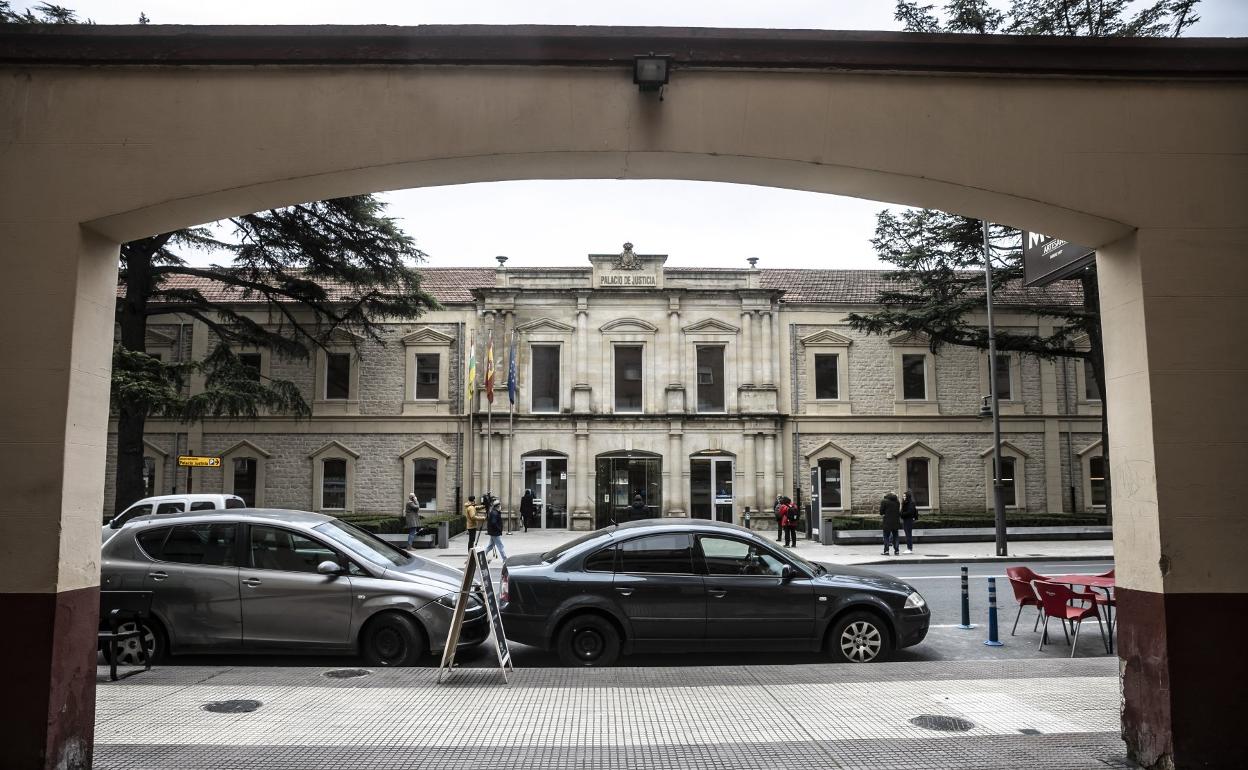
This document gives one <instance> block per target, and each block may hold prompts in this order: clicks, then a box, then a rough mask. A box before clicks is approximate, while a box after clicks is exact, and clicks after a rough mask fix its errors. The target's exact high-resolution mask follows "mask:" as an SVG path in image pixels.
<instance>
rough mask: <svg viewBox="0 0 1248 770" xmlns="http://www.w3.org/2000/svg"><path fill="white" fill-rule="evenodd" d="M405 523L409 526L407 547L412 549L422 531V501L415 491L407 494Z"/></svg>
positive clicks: (404, 508)
mask: <svg viewBox="0 0 1248 770" xmlns="http://www.w3.org/2000/svg"><path fill="white" fill-rule="evenodd" d="M403 525H404V526H405V527H407V547H408V550H411V549H412V548H414V547H415V545H416V535H417V534H418V533H419V532H420V501H419V500H417V499H416V493H415V492H411V493H409V494H408V495H407V503H406V504H405V505H404V506H403Z"/></svg>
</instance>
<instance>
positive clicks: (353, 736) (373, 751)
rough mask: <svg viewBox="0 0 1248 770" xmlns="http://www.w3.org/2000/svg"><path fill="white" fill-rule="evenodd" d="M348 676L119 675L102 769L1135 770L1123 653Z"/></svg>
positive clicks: (207, 671)
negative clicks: (1121, 674)
mask: <svg viewBox="0 0 1248 770" xmlns="http://www.w3.org/2000/svg"><path fill="white" fill-rule="evenodd" d="M337 670H339V669H324V668H314V667H304V668H250V667H241V666H181V667H163V668H157V669H154V670H152V671H151V672H147V673H144V674H140V675H138V676H134V677H130V678H128V679H123V680H122V681H120V682H115V683H114V682H109V681H108V680H107V672H106V671H103V670H102V671H101V676H100V677H99V679H100V682H99V688H98V698H97V700H98V706H97V722H96V747H95V767H97V768H101V769H106V770H112V769H113V768H116V769H117V770H122V769H123V768H124V769H125V770H146V769H147V768H169V767H175V768H178V770H196V769H197V768H222V769H223V770H231V769H233V768H240V769H241V768H267V769H270V770H281V769H283V768H290V769H291V770H296V769H298V770H319V769H321V768H335V769H336V768H343V767H367V768H380V769H382V770H387V769H389V768H395V769H397V768H464V770H468V769H469V768H471V769H473V770H489V769H491V768H500V769H501V768H507V769H508V770H514V769H515V768H612V769H614V768H619V769H620V770H624V769H625V768H628V769H629V770H632V769H633V768H681V770H696V769H700V768H785V770H804V769H805V768H897V769H898V770H902V769H903V768H931V769H933V770H935V768H950V767H959V768H1014V767H1020V768H1021V767H1044V768H1098V770H1104V768H1106V767H1111V768H1112V767H1131V766H1132V765H1130V764H1129V763H1128V762H1127V761H1126V759H1125V748H1124V746H1123V744H1122V741H1121V740H1120V739H1119V737H1118V724H1119V721H1118V719H1119V718H1118V705H1119V700H1120V699H1119V691H1118V678H1117V665H1116V661H1114V660H1112V659H1076V660H1031V661H1009V660H1002V661H974V662H968V661H953V662H946V661H941V662H916V663H885V664H877V665H867V666H854V665H848V664H843V665H838V664H800V665H781V666H770V665H769V666H741V665H732V666H717V667H714V666H699V667H680V668H676V667H659V666H655V667H620V668H612V669H603V670H597V669H561V668H550V669H518V670H516V671H514V672H513V673H512V674H511V675H510V681H509V682H508V683H504V682H503V680H502V677H501V675H500V674H499V672H498V671H497V670H491V669H483V668H474V669H463V670H458V671H456V672H454V673H453V674H451V675H450V676H449V677H448V678H447V680H446V681H444V682H443V683H442V684H438V682H437V672H436V670H434V669H433V668H413V669H398V670H393V669H391V670H385V669H383V670H374V671H369V670H368V669H358V670H359V671H369V673H366V674H362V675H360V676H355V677H347V678H333V677H331V676H327V674H330V673H331V671H337ZM239 701H244V702H245V701H250V702H251V703H250V704H248V703H244V704H242V705H243V707H247V706H253V707H254V710H251V711H246V712H242V713H237V712H236V713H216V712H212V711H208V710H205V708H204V707H205V706H206V705H207V704H214V703H215V704H227V705H226V706H225V708H226V710H227V712H228V711H229V709H230V708H231V702H239ZM232 705H234V706H237V705H238V704H237V703H234V704H232ZM924 717H926V718H928V721H929V722H930V723H931V724H930V726H922V723H923V722H924V719H922V718H924ZM912 720H915V721H912ZM934 728H940V729H934ZM950 728H952V729H950Z"/></svg>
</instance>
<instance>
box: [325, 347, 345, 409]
mask: <svg viewBox="0 0 1248 770" xmlns="http://www.w3.org/2000/svg"><path fill="white" fill-rule="evenodd" d="M350 397H351V354H350V353H329V354H328V355H326V356H325V398H326V399H338V400H343V401H345V400H346V399H348V398H350Z"/></svg>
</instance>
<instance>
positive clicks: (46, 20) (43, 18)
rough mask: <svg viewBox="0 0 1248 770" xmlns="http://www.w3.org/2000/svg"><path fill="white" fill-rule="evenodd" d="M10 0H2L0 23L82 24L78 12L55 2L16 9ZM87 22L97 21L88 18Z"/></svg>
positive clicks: (0, 4) (0, 0)
mask: <svg viewBox="0 0 1248 770" xmlns="http://www.w3.org/2000/svg"><path fill="white" fill-rule="evenodd" d="M11 5H12V4H11V3H10V2H9V0H0V23H3V24H81V23H84V22H80V21H78V14H76V13H75V12H74V11H71V10H70V9H68V8H65V7H63V6H59V5H55V4H53V3H39V4H38V5H36V6H35V7H34V8H27V9H26V10H24V11H14V10H13V9H12V7H11ZM85 23H86V24H94V23H95V22H93V21H91V20H90V19H87V21H86V22H85Z"/></svg>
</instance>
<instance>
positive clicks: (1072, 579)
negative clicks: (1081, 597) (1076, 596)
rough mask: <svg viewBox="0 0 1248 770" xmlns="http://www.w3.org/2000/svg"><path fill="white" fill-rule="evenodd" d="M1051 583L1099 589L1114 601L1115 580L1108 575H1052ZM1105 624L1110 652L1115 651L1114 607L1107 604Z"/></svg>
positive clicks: (1050, 577) (1111, 604)
mask: <svg viewBox="0 0 1248 770" xmlns="http://www.w3.org/2000/svg"><path fill="white" fill-rule="evenodd" d="M1049 582H1051V583H1064V584H1066V585H1068V586H1072V587H1073V586H1084V587H1085V588H1092V589H1096V588H1099V589H1101V590H1102V591H1104V592H1105V598H1106V599H1111V600H1112V599H1113V589H1114V585H1115V584H1114V579H1113V578H1112V577H1108V576H1106V575H1050V576H1049ZM1105 624H1106V625H1107V626H1109V628H1108V630H1107V631H1106V636H1107V637H1108V639H1109V651H1110V653H1111V654H1112V653H1113V651H1114V605H1113V603H1112V602H1111V603H1107V604H1106V605H1105Z"/></svg>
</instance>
